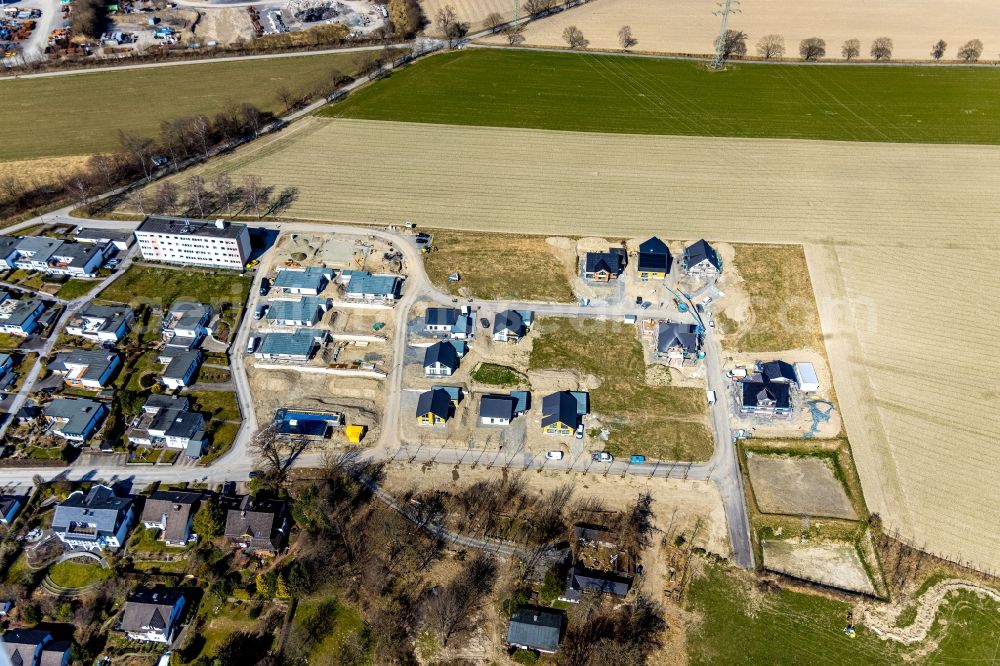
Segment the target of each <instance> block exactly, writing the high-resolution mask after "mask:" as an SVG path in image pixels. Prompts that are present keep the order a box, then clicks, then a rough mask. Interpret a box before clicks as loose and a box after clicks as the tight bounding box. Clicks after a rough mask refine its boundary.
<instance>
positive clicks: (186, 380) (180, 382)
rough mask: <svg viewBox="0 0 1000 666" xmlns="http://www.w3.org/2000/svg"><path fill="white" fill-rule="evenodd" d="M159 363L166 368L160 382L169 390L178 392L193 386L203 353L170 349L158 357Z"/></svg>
mask: <svg viewBox="0 0 1000 666" xmlns="http://www.w3.org/2000/svg"><path fill="white" fill-rule="evenodd" d="M157 361H159V362H160V363H163V364H164V365H165V366H166V367H165V368H164V369H163V376H162V377H160V381H161V382H163V385H164V386H166V387H167V388H168V389H171V390H176V389H179V388H184V387H185V386H190V385H191V383H192V380H193V379H194V375H195V373H196V372H198V368H200V367H201V352H200V351H198V350H195V351H173V350H169V349H168V350H166V351H165V352H163V353H162V354H161V355H160V356H159V357H157Z"/></svg>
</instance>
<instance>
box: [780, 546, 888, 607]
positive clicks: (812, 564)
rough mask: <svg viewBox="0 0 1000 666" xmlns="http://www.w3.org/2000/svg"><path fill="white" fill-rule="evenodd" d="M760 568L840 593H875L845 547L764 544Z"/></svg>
mask: <svg viewBox="0 0 1000 666" xmlns="http://www.w3.org/2000/svg"><path fill="white" fill-rule="evenodd" d="M764 568H766V569H770V570H771V571H777V572H778V573H783V574H785V575H788V576H792V577H794V578H801V579H803V580H808V581H812V582H815V583H821V584H823V585H829V586H831V587H836V588H840V589H844V590H852V591H854V592H861V593H864V594H874V592H875V588H874V587H873V586H872V582H871V580H870V579H869V578H868V573H867V572H866V571H865V566H864V564H863V563H862V561H861V557H860V556H859V555H858V551H857V549H856V548H855V547H854V545H852V544H848V543H798V542H797V541H765V542H764Z"/></svg>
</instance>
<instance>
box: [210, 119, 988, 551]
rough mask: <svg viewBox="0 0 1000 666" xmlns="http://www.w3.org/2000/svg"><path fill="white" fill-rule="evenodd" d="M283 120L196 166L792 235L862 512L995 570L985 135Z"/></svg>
mask: <svg viewBox="0 0 1000 666" xmlns="http://www.w3.org/2000/svg"><path fill="white" fill-rule="evenodd" d="M297 125H299V126H298V127H297V128H296V130H295V132H294V133H290V134H289V135H288V136H287V137H285V138H278V139H277V140H274V141H272V142H270V143H268V144H266V145H264V146H261V147H260V148H251V149H249V150H245V151H239V152H237V153H236V154H235V155H234V156H233V157H231V158H229V160H227V161H225V162H218V163H215V164H214V165H213V166H212V167H211V168H210V169H209V171H208V173H209V175H211V173H214V172H215V171H218V170H220V169H227V170H231V171H234V175H236V177H237V179H238V178H239V177H240V176H241V175H243V174H257V175H260V176H262V177H263V178H264V180H265V181H266V182H267V183H270V184H273V185H275V186H276V188H277V189H279V190H280V189H282V188H285V187H289V186H294V187H297V188H298V199H297V200H296V201H295V203H294V204H293V205H292V207H291V208H290V209H289V210H288V211H287V213H286V215H288V216H289V217H296V218H303V219H312V220H325V221H344V222H360V223H380V224H387V223H398V222H400V221H402V220H404V219H410V220H412V221H414V222H416V223H417V224H418V225H420V226H421V227H445V228H453V229H468V230H484V231H495V230H498V229H502V230H504V231H507V232H510V233H545V234H569V235H580V236H585V235H602V236H623V237H624V236H639V235H643V234H647V233H649V234H652V233H657V234H660V235H662V236H664V237H666V238H672V239H692V238H697V237H700V236H705V237H707V238H709V239H720V240H727V241H736V242H794V243H803V244H805V245H806V248H807V257H808V259H809V265H810V272H811V274H812V278H813V282H814V285H815V288H816V292H817V294H818V296H819V306H820V310H821V316H822V321H823V326H824V333H825V336H826V339H827V345H828V347H829V353H830V357H831V361H832V365H833V369H834V375H835V381H836V384H837V394H838V398H839V400H840V403H841V407H842V410H843V414H844V418H845V422H846V426H847V432H848V434H849V436H850V438H851V443H852V447H853V449H854V454H855V457H856V458H857V461H858V467H859V473H860V476H861V479H862V482H863V484H864V489H865V493H866V497H867V500H868V504H869V507H870V509H871V510H872V511H876V512H878V513H880V514H881V515H882V517H883V519H884V520H885V522H886V524H887V526H889V527H890V528H892V529H897V530H899V531H900V532H901V533H903V534H904V535H905V536H908V537H910V538H911V539H912V540H913V541H914V542H916V543H917V544H918V545H921V546H925V547H926V548H928V549H929V550H931V551H932V552H936V553H940V554H944V555H948V556H951V557H953V558H961V559H964V560H968V561H970V562H972V563H974V564H975V565H977V566H978V567H980V568H988V569H994V568H998V567H1000V555H998V553H1000V532H998V530H997V529H996V525H997V524H998V523H1000V507H998V506H997V504H996V502H994V501H993V499H995V497H996V491H995V479H996V478H997V474H998V473H1000V464H998V462H997V459H996V457H995V456H994V455H993V452H992V451H991V448H990V446H989V443H990V442H991V441H994V440H995V434H994V433H995V430H996V426H997V421H996V416H995V415H996V413H997V411H998V409H1000V392H998V387H997V380H996V377H998V376H1000V367H998V363H997V360H996V358H997V356H996V339H995V327H996V326H995V325H996V322H997V321H998V320H1000V305H998V304H1000V270H998V269H997V267H996V264H995V261H994V259H995V256H996V253H997V252H998V251H1000V234H998V232H997V229H996V222H995V217H996V214H997V205H996V202H995V197H994V193H993V191H992V188H991V187H988V186H986V184H987V183H995V182H1000V148H996V147H990V146H950V145H898V144H897V145H894V144H874V143H841V142H819V141H791V140H752V139H712V138H698V137H687V138H686V137H650V136H630V135H607V134H593V133H572V132H546V131H537V130H514V129H494V128H472V127H453V126H443V125H426V124H407V123H383V122H373V121H357V120H328V119H320V118H313V119H308V120H306V121H304V122H303V123H299V124H297ZM963 165H972V166H971V168H970V169H965V168H962V167H963ZM970 173H971V174H974V177H970V176H969V174H970Z"/></svg>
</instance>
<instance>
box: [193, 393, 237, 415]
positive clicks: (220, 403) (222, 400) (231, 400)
mask: <svg viewBox="0 0 1000 666" xmlns="http://www.w3.org/2000/svg"><path fill="white" fill-rule="evenodd" d="M184 396H185V397H187V398H189V399H190V400H191V409H192V410H194V411H196V412H201V413H202V414H204V415H205V416H206V417H210V418H213V419H216V420H219V421H239V420H240V405H239V402H238V401H237V400H236V393H234V392H233V391H187V392H186V393H184Z"/></svg>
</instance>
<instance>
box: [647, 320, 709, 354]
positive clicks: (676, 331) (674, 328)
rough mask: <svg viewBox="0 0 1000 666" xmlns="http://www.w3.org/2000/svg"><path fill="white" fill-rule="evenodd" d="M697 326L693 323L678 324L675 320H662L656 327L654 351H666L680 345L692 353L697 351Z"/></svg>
mask: <svg viewBox="0 0 1000 666" xmlns="http://www.w3.org/2000/svg"><path fill="white" fill-rule="evenodd" d="M699 342H700V341H699V338H698V327H697V326H696V325H695V324H680V323H678V322H675V321H666V322H662V323H661V324H660V325H659V326H658V327H657V329H656V351H658V352H661V353H662V352H666V351H668V350H670V349H671V348H673V347H681V348H683V349H684V351H685V352H687V353H689V354H693V353H694V352H696V351H698V344H699Z"/></svg>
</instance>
